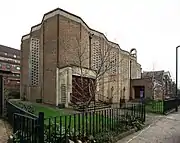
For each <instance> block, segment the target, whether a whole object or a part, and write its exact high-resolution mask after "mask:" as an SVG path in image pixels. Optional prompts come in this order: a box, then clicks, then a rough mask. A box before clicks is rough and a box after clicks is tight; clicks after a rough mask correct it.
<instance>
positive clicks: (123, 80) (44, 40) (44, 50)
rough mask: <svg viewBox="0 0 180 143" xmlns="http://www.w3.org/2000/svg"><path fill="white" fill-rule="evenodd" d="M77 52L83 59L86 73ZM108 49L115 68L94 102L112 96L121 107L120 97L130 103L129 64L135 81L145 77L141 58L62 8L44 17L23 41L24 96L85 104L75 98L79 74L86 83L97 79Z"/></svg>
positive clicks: (45, 101)
mask: <svg viewBox="0 0 180 143" xmlns="http://www.w3.org/2000/svg"><path fill="white" fill-rule="evenodd" d="M79 49H80V53H81V52H82V51H83V53H84V54H83V56H82V57H83V61H82V62H81V67H83V68H81V69H82V70H81V69H80V68H79V56H78V52H77V51H79ZM107 49H111V50H110V51H109V52H108V54H109V57H108V61H110V63H113V65H114V66H113V67H112V68H111V69H110V70H109V72H107V73H105V74H104V75H103V76H102V78H101V80H99V82H98V93H97V95H96V97H95V100H104V101H105V100H107V99H108V98H110V96H111V94H112V93H113V99H112V100H113V102H118V101H119V100H120V97H121V96H122V95H123V96H124V97H125V98H126V100H128V99H129V89H130V85H129V84H130V74H129V67H130V60H131V61H132V62H131V64H132V65H131V66H132V69H131V77H132V78H140V76H141V65H140V64H139V63H137V57H136V56H134V55H130V53H129V52H127V51H125V50H122V49H121V48H120V46H119V45H118V44H116V43H114V42H111V41H109V40H108V39H107V38H106V36H105V35H104V34H103V33H101V32H98V31H96V30H94V29H91V28H90V27H89V26H88V25H87V24H86V23H85V22H84V21H83V20H82V19H81V18H80V17H79V16H76V15H74V14H72V13H69V12H67V11H64V10H62V9H60V8H57V9H55V10H53V11H50V12H48V13H46V14H44V16H43V19H42V22H41V23H40V24H38V25H35V26H33V27H32V28H31V31H30V33H29V34H27V35H24V36H23V37H22V40H21V67H22V68H21V96H22V95H26V98H27V99H28V100H31V101H35V100H36V99H42V101H43V102H44V103H47V104H54V105H58V104H62V103H63V104H65V105H66V106H68V104H69V103H71V100H73V101H75V99H76V100H81V98H83V100H86V99H85V98H84V97H82V96H80V95H78V96H79V97H78V98H77V96H76V93H77V90H76V89H77V87H75V85H74V83H75V82H77V81H78V80H79V79H78V77H79V76H80V73H81V71H83V73H85V74H83V80H85V81H87V82H88V81H89V80H90V79H94V77H95V74H94V71H97V69H98V67H99V66H100V63H101V56H100V54H99V53H101V52H102V53H106V51H107ZM124 89H125V90H124ZM88 95H89V93H87V96H88Z"/></svg>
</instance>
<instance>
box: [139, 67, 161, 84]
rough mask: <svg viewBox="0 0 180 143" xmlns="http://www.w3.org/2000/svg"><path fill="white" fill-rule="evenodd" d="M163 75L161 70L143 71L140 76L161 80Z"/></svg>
mask: <svg viewBox="0 0 180 143" xmlns="http://www.w3.org/2000/svg"><path fill="white" fill-rule="evenodd" d="M163 76H164V70H161V71H144V72H143V73H142V78H153V77H154V79H156V80H158V81H159V82H162V80H163Z"/></svg>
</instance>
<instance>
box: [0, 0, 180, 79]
mask: <svg viewBox="0 0 180 143" xmlns="http://www.w3.org/2000/svg"><path fill="white" fill-rule="evenodd" d="M57 7H59V8H62V9H64V10H66V11H69V12H71V13H74V14H76V15H78V16H80V17H81V18H82V19H83V20H84V21H85V22H86V23H87V24H88V25H89V26H90V27H91V28H93V29H95V30H98V31H100V32H103V33H105V35H107V38H108V39H109V40H111V41H113V42H117V43H118V44H119V45H120V47H121V48H122V49H124V50H128V51H129V50H130V49H131V48H136V49H137V52H138V62H139V63H140V64H141V65H142V69H143V70H153V65H154V70H167V71H168V70H169V71H170V72H171V75H172V76H173V79H175V47H176V46H177V45H180V0H51V1H49V0H5V1H1V2H0V18H1V23H0V44H2V45H6V46H10V47H13V48H17V49H20V42H21V36H22V35H24V34H27V33H29V31H30V28H31V26H33V25H36V24H38V23H40V22H41V20H42V17H43V14H44V13H46V12H48V11H50V10H53V9H55V8H57ZM179 51H180V49H179ZM179 65H180V60H179ZM179 69H180V66H179ZM179 79H180V78H179Z"/></svg>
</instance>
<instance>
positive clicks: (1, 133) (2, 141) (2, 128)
mask: <svg viewBox="0 0 180 143" xmlns="http://www.w3.org/2000/svg"><path fill="white" fill-rule="evenodd" d="M7 141H8V131H7V128H6V125H5V122H4V121H3V120H2V119H0V143H7Z"/></svg>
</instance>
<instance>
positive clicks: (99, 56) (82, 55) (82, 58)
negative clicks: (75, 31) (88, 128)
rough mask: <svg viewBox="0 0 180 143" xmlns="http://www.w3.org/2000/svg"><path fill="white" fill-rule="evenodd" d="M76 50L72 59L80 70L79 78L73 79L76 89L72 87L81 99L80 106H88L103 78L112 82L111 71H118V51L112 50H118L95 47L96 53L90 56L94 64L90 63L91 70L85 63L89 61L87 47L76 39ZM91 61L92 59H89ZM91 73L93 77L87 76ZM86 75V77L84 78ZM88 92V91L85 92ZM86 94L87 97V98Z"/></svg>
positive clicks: (108, 47) (97, 92) (99, 88)
mask: <svg viewBox="0 0 180 143" xmlns="http://www.w3.org/2000/svg"><path fill="white" fill-rule="evenodd" d="M76 42H77V43H76V46H77V47H76V48H75V49H76V51H75V53H74V56H75V57H76V59H77V60H76V61H74V65H76V66H77V67H78V69H79V71H80V74H79V80H80V82H78V81H77V80H75V79H74V81H73V83H74V84H75V86H76V87H78V88H77V89H74V90H75V91H76V92H77V93H78V94H79V95H80V97H82V98H81V99H78V100H79V101H81V104H80V105H81V106H84V107H88V106H89V105H90V103H91V101H95V97H96V95H98V94H99V92H100V90H101V88H102V87H103V85H104V84H105V83H106V82H103V79H104V78H107V79H108V80H107V82H112V80H110V78H111V76H110V75H111V73H117V72H118V66H119V63H118V54H119V53H118V52H116V51H114V50H118V49H115V48H112V47H110V46H107V47H105V48H100V47H98V48H96V49H95V50H96V53H93V54H92V55H91V56H92V58H94V56H95V60H96V61H94V62H95V63H96V64H94V63H93V64H92V65H91V70H89V69H86V68H85V67H86V63H87V61H89V58H90V57H89V51H88V48H87V47H83V46H82V43H81V42H80V41H78V39H76ZM91 61H93V60H91ZM90 72H91V73H92V74H93V78H89V77H88V76H89V73H90ZM86 77H87V78H86ZM87 89H88V90H87ZM87 92H88V93H87ZM111 93H112V95H111V98H112V96H113V95H114V93H115V92H114V89H113V88H111ZM87 95H88V98H87Z"/></svg>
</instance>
